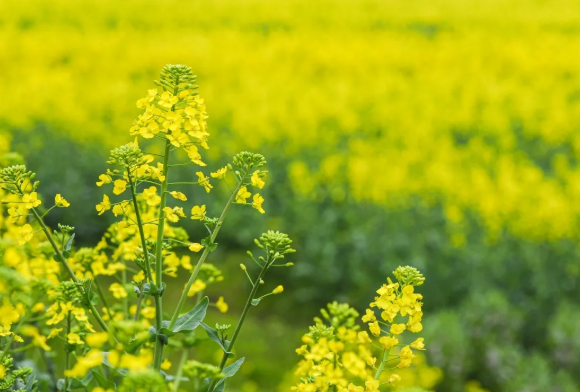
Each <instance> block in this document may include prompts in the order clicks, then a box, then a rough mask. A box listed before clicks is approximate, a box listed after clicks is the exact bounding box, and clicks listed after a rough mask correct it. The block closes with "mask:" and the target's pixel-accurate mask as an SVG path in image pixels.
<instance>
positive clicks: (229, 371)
mask: <svg viewBox="0 0 580 392" xmlns="http://www.w3.org/2000/svg"><path fill="white" fill-rule="evenodd" d="M244 359H245V358H240V359H238V360H237V361H236V362H234V363H232V364H231V365H229V366H226V367H225V368H224V370H223V372H222V373H223V374H224V377H223V378H221V379H220V380H219V381H218V383H217V384H216V385H215V388H214V390H213V392H224V389H225V388H226V378H230V377H233V376H235V375H236V373H237V372H238V370H240V367H241V366H242V364H243V363H244Z"/></svg>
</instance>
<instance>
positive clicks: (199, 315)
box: [168, 297, 209, 333]
mask: <svg viewBox="0 0 580 392" xmlns="http://www.w3.org/2000/svg"><path fill="white" fill-rule="evenodd" d="M208 304H209V299H208V298H207V297H204V298H203V299H202V300H201V301H200V302H199V303H198V304H197V305H196V306H195V307H194V308H193V309H191V310H190V311H189V312H187V313H185V314H184V315H183V316H181V317H179V318H178V319H177V321H176V322H175V325H174V326H173V328H172V331H173V332H174V333H178V332H191V331H193V330H194V329H196V328H197V327H198V326H199V324H200V323H201V322H202V321H203V319H204V318H205V313H206V312H207V306H208ZM168 326H169V325H168Z"/></svg>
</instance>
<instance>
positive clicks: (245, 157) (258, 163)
mask: <svg viewBox="0 0 580 392" xmlns="http://www.w3.org/2000/svg"><path fill="white" fill-rule="evenodd" d="M233 162H234V165H235V166H237V167H238V168H239V169H240V170H242V171H244V172H246V173H247V172H249V171H250V170H252V169H259V168H260V167H262V166H264V165H265V164H266V158H264V156H263V155H262V154H256V153H253V152H248V151H242V152H239V153H237V154H236V155H234V159H233Z"/></svg>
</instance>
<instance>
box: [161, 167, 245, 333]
mask: <svg viewBox="0 0 580 392" xmlns="http://www.w3.org/2000/svg"><path fill="white" fill-rule="evenodd" d="M244 178H245V176H244V177H242V181H240V182H239V183H238V185H237V186H236V189H235V190H234V192H232V195H231V196H230V198H229V200H228V202H227V203H226V206H225V207H224V210H223V211H222V214H221V215H220V218H219V220H218V222H217V223H216V226H215V229H214V230H213V232H212V234H211V242H214V241H215V239H216V237H217V235H218V232H219V230H220V228H221V226H222V224H223V221H224V219H225V217H226V214H227V213H228V210H229V209H230V206H231V205H232V203H233V202H234V200H235V198H236V194H237V193H238V190H239V189H240V187H241V186H242V183H243V179H244ZM208 255H209V249H208V248H207V247H206V248H205V249H204V250H203V253H202V255H201V257H200V258H199V260H198V262H197V264H196V266H195V268H194V270H193V272H192V273H191V276H190V277H189V280H188V281H187V284H186V285H185V288H184V289H183V292H182V293H181V298H179V302H178V303H177V308H175V311H174V312H173V317H171V322H170V323H169V329H171V328H173V326H174V325H175V323H176V322H177V319H178V318H179V314H180V313H181V310H182V309H183V305H185V301H186V300H187V294H188V293H189V289H190V288H191V286H192V285H193V283H194V282H195V280H196V279H197V274H198V273H199V270H200V269H201V266H202V265H203V263H204V262H205V260H206V259H207V256H208Z"/></svg>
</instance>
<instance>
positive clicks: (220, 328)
mask: <svg viewBox="0 0 580 392" xmlns="http://www.w3.org/2000/svg"><path fill="white" fill-rule="evenodd" d="M231 327H232V325H231V324H221V325H220V324H216V325H215V330H216V331H218V332H219V333H220V335H222V336H223V334H224V333H226V332H227V331H228V329H230V328H231Z"/></svg>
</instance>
